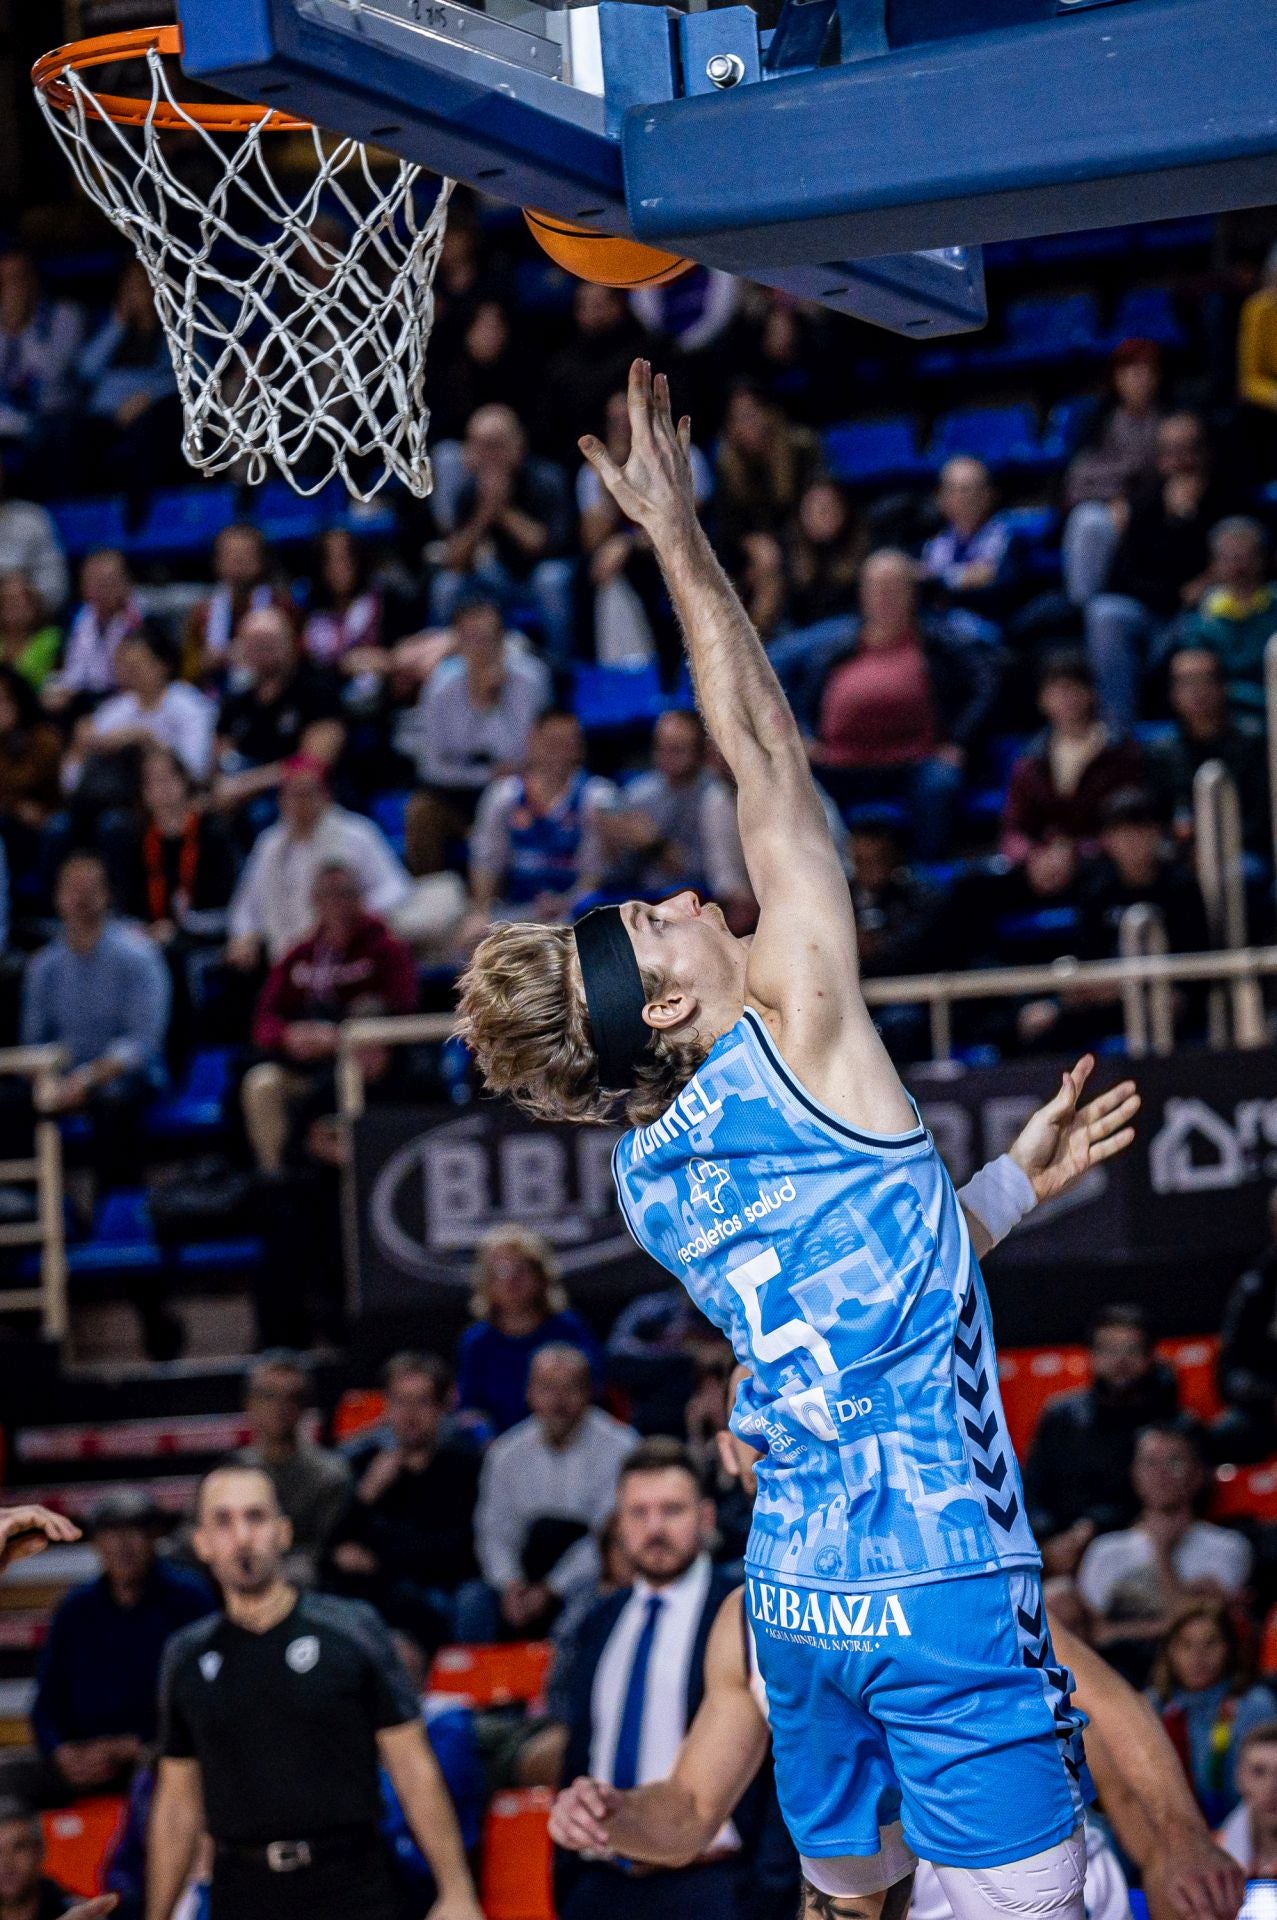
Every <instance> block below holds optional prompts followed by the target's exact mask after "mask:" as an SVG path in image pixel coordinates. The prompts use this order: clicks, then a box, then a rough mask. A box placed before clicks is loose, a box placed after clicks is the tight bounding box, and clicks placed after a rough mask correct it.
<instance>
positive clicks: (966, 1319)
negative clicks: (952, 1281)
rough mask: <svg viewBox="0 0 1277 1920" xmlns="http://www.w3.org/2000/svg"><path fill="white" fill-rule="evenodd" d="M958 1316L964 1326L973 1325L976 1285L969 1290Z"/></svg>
mask: <svg viewBox="0 0 1277 1920" xmlns="http://www.w3.org/2000/svg"><path fill="white" fill-rule="evenodd" d="M958 1318H959V1320H961V1322H962V1324H963V1326H964V1327H969V1326H970V1325H971V1322H972V1320H973V1319H974V1318H975V1288H974V1287H972V1288H971V1289H970V1290H969V1292H968V1294H967V1297H966V1299H965V1300H964V1301H963V1303H962V1311H961V1313H960V1314H959V1315H958Z"/></svg>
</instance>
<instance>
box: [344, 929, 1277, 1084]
mask: <svg viewBox="0 0 1277 1920" xmlns="http://www.w3.org/2000/svg"><path fill="white" fill-rule="evenodd" d="M1272 975H1277V946H1272V947H1242V948H1239V949H1236V950H1234V951H1233V952H1229V953H1166V954H1162V953H1149V954H1140V955H1135V956H1132V957H1131V958H1130V959H1124V960H1075V959H1072V958H1070V957H1065V958H1064V959H1061V960H1054V961H1052V962H1051V963H1050V965H1049V966H1038V967H989V968H987V969H983V970H980V969H976V970H972V971H970V972H966V973H920V974H916V975H910V976H908V977H907V978H904V979H896V980H866V981H864V982H863V992H864V996H865V999H866V1001H867V1002H868V1004H869V1005H870V1006H871V1007H884V1006H893V1007H898V1006H930V1007H932V1008H933V1009H934V1008H936V1007H942V1008H944V1009H945V1010H946V1013H947V1010H948V1009H949V1008H950V1007H952V1006H953V1005H954V1004H956V1003H957V1002H958V1001H963V1000H1004V999H1017V998H1019V997H1020V996H1021V995H1026V996H1027V995H1033V994H1057V993H1064V992H1067V991H1068V990H1069V989H1070V988H1073V987H1114V988H1116V989H1117V990H1118V992H1119V993H1120V992H1121V990H1122V988H1123V986H1124V985H1125V983H1126V982H1127V981H1128V980H1131V979H1134V980H1138V981H1142V982H1144V983H1146V984H1149V985H1157V984H1161V985H1164V986H1165V987H1167V988H1170V987H1172V986H1175V985H1177V984H1179V983H1180V982H1192V981H1204V982H1211V981H1225V982H1228V981H1234V980H1242V981H1255V982H1258V981H1259V980H1261V979H1266V978H1268V977H1270V976H1272ZM453 1027H454V1021H453V1017H452V1015H451V1014H447V1013H408V1014H393V1015H392V1014H374V1015H367V1016H364V1017H361V1018H359V1019H356V1020H348V1021H346V1023H345V1024H344V1026H343V1027H342V1030H341V1035H340V1038H339V1041H338V1053H337V1086H338V1096H339V1104H340V1107H341V1111H342V1113H343V1114H346V1115H347V1116H353V1115H355V1114H358V1113H360V1112H362V1110H363V1074H362V1072H361V1070H360V1066H359V1060H358V1050H359V1049H360V1048H361V1047H394V1046H414V1045H416V1044H417V1043H418V1042H420V1041H428V1040H446V1039H447V1038H448V1036H449V1035H450V1034H451V1033H452V1031H453ZM1247 1044H1260V1042H1249V1043H1247ZM932 1057H933V1058H934V1059H937V1060H946V1059H949V1058H951V1057H952V1048H949V1049H948V1050H946V1051H933V1055H932Z"/></svg>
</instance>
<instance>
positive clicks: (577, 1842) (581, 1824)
mask: <svg viewBox="0 0 1277 1920" xmlns="http://www.w3.org/2000/svg"><path fill="white" fill-rule="evenodd" d="M620 1799H621V1796H620V1794H619V1793H618V1791H617V1789H616V1788H615V1787H613V1786H610V1785H609V1784H608V1782H607V1781H606V1780H590V1779H588V1778H587V1777H586V1776H585V1775H584V1774H582V1776H581V1777H580V1779H577V1780H574V1781H573V1782H572V1785H571V1786H570V1787H565V1788H564V1789H563V1792H562V1793H561V1794H560V1795H559V1797H558V1799H557V1800H556V1801H555V1803H554V1807H553V1810H552V1811H551V1814H550V1838H551V1840H553V1841H554V1844H555V1845H556V1846H558V1847H566V1848H567V1850H568V1852H569V1853H610V1852H611V1849H612V1841H611V1838H610V1836H609V1834H608V1823H609V1821H610V1820H611V1818H612V1815H613V1814H614V1813H615V1812H616V1809H617V1807H618V1806H619V1804H620Z"/></svg>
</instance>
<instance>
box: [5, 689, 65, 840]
mask: <svg viewBox="0 0 1277 1920" xmlns="http://www.w3.org/2000/svg"><path fill="white" fill-rule="evenodd" d="M61 765H62V741H61V738H60V736H59V734H58V731H57V729H56V728H55V727H53V726H51V725H50V724H49V722H48V721H47V720H46V719H45V718H44V716H43V715H42V713H41V711H40V704H39V702H38V700H37V699H36V696H35V692H34V690H33V689H32V686H31V683H30V681H29V680H27V679H26V678H25V677H24V676H23V675H22V674H20V673H16V672H15V671H14V669H13V668H12V667H6V666H0V838H2V839H3V841H4V844H5V848H6V850H7V852H8V855H9V865H10V866H11V867H12V869H13V871H14V872H15V874H17V873H32V872H34V871H35V869H36V867H37V866H38V864H39V861H40V857H41V855H40V845H41V843H40V836H41V833H42V832H43V829H44V828H45V826H46V825H47V824H48V821H49V818H50V815H51V814H53V813H54V812H55V811H56V809H57V808H58V806H59V805H60V803H61V799H62V786H61V777H60V771H61Z"/></svg>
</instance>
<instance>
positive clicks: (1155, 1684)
mask: <svg viewBox="0 0 1277 1920" xmlns="http://www.w3.org/2000/svg"><path fill="white" fill-rule="evenodd" d="M1251 1671H1252V1669H1251V1664H1250V1661H1249V1660H1248V1658H1247V1654H1246V1649H1245V1647H1244V1646H1243V1644H1242V1639H1241V1636H1240V1634H1239V1633H1238V1630H1237V1623H1236V1620H1235V1619H1234V1617H1233V1613H1232V1610H1231V1608H1229V1607H1226V1606H1221V1604H1220V1603H1219V1601H1218V1600H1196V1601H1194V1602H1193V1603H1192V1604H1191V1605H1190V1606H1187V1607H1185V1609H1184V1611H1183V1612H1182V1613H1180V1614H1178V1615H1177V1616H1176V1618H1175V1619H1174V1620H1173V1621H1172V1623H1171V1627H1170V1631H1169V1632H1168V1633H1167V1635H1166V1638H1165V1640H1164V1641H1163V1642H1162V1645H1161V1649H1160V1651H1159V1653H1158V1655H1157V1659H1156V1660H1155V1662H1154V1664H1153V1672H1152V1676H1151V1691H1152V1696H1153V1700H1154V1702H1155V1704H1156V1705H1157V1707H1158V1708H1159V1709H1160V1711H1161V1715H1162V1722H1163V1724H1164V1726H1165V1727H1166V1731H1167V1732H1168V1733H1169V1734H1170V1736H1171V1739H1172V1741H1173V1742H1174V1744H1175V1748H1176V1751H1177V1752H1178V1753H1179V1756H1180V1759H1181V1760H1182V1761H1183V1763H1184V1771H1185V1772H1186V1773H1187V1775H1188V1777H1189V1779H1190V1780H1191V1781H1192V1783H1193V1791H1194V1793H1195V1794H1196V1795H1197V1803H1198V1805H1199V1806H1200V1807H1201V1810H1202V1812H1203V1814H1204V1815H1205V1816H1206V1821H1207V1824H1208V1825H1209V1826H1212V1827H1218V1826H1219V1825H1220V1823H1221V1821H1222V1820H1223V1819H1224V1816H1225V1815H1226V1814H1228V1813H1231V1812H1232V1810H1233V1808H1234V1807H1235V1806H1236V1804H1237V1787H1236V1781H1235V1778H1234V1769H1235V1765H1236V1759H1237V1754H1238V1751H1239V1749H1240V1747H1241V1745H1242V1743H1243V1742H1244V1740H1245V1738H1246V1735H1247V1734H1248V1733H1249V1732H1250V1731H1251V1729H1252V1728H1253V1727H1257V1726H1261V1725H1263V1724H1264V1723H1265V1722H1266V1721H1271V1720H1273V1719H1274V1718H1277V1696H1275V1695H1274V1693H1273V1690H1272V1688H1271V1687H1268V1686H1264V1685H1262V1684H1259V1685H1257V1684H1252V1681H1251Z"/></svg>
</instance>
